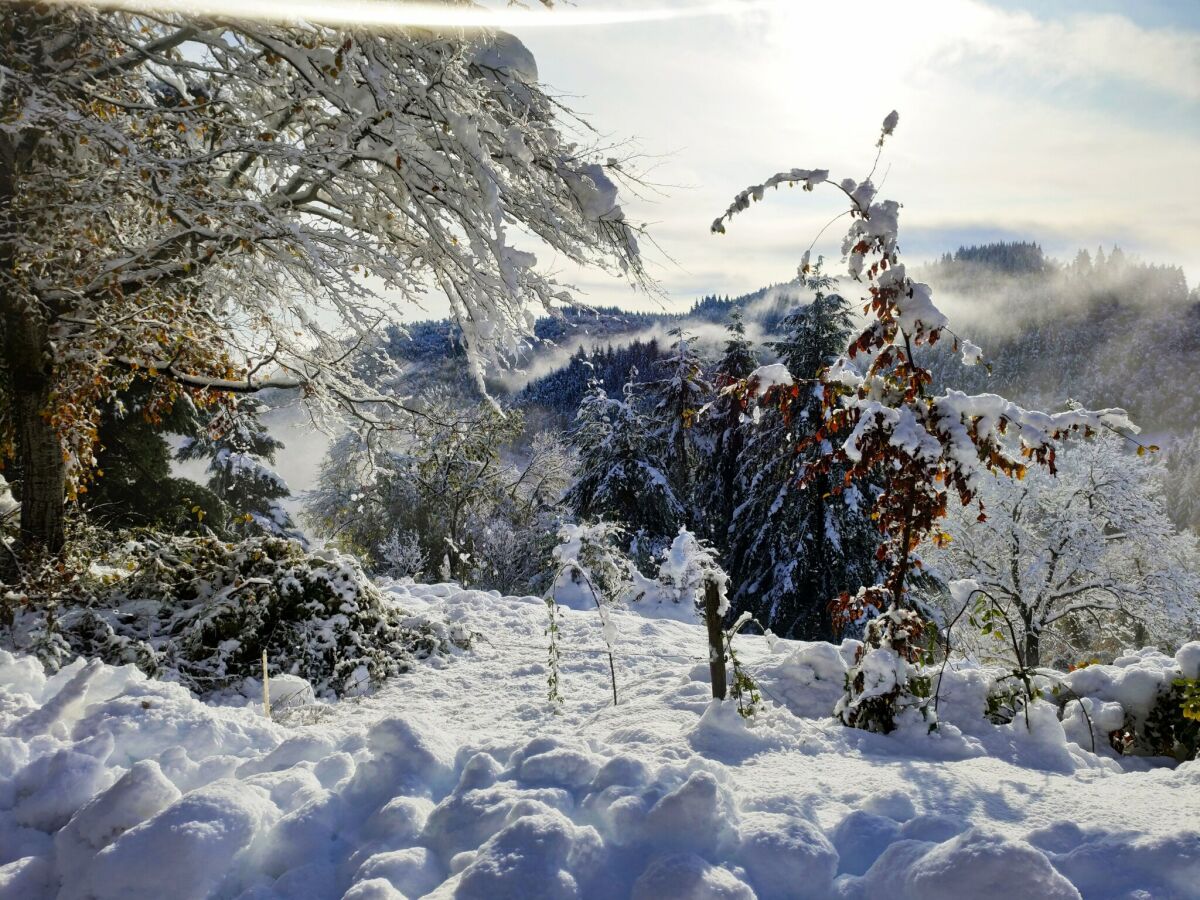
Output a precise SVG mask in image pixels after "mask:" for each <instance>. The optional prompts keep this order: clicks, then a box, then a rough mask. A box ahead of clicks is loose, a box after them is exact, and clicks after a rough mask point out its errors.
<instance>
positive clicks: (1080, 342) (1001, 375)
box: [921, 244, 1200, 432]
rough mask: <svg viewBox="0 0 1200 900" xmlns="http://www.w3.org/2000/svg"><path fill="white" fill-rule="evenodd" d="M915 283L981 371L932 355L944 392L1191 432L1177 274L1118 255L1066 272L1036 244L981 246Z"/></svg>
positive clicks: (1186, 312)
mask: <svg viewBox="0 0 1200 900" xmlns="http://www.w3.org/2000/svg"><path fill="white" fill-rule="evenodd" d="M921 277H922V279H923V280H925V281H928V282H929V283H930V284H931V285H933V287H934V289H935V291H936V292H937V295H938V298H939V302H941V303H943V305H944V307H943V308H945V309H947V311H948V313H949V314H950V316H951V319H952V322H953V325H952V327H953V328H954V330H955V331H956V332H957V333H958V334H960V335H962V336H964V337H969V338H970V339H971V340H973V341H974V342H975V343H977V344H979V345H981V346H982V347H983V348H984V359H985V360H986V361H987V362H988V363H990V366H991V372H990V373H989V372H988V370H987V369H986V368H985V367H982V366H980V367H976V368H964V367H963V366H961V365H959V364H958V363H957V362H956V361H955V360H954V359H953V354H952V352H951V348H950V347H949V346H945V347H942V348H941V349H940V352H939V353H938V356H939V359H938V360H937V365H935V366H934V367H933V369H934V374H935V377H937V378H938V379H939V381H940V382H941V383H942V384H943V385H945V386H951V387H956V388H959V389H961V390H966V391H995V392H996V393H1000V394H1004V395H1005V396H1008V397H1011V398H1012V399H1015V400H1020V401H1023V402H1027V403H1039V404H1045V405H1047V406H1050V407H1054V406H1056V405H1058V404H1062V403H1065V402H1067V401H1068V400H1076V401H1079V402H1081V403H1083V404H1085V405H1089V406H1124V407H1125V408H1127V409H1128V410H1129V412H1130V413H1131V414H1132V415H1133V417H1134V420H1135V421H1136V422H1138V423H1139V424H1140V425H1141V426H1142V427H1143V428H1145V429H1148V430H1152V431H1167V432H1180V431H1184V430H1190V429H1191V428H1192V427H1193V425H1194V423H1195V421H1196V417H1197V415H1198V414H1200V394H1198V392H1197V391H1196V390H1195V385H1196V383H1197V379H1198V378H1200V292H1198V291H1197V290H1196V289H1195V288H1193V289H1192V290H1190V291H1189V289H1188V285H1187V281H1186V279H1185V277H1184V273H1183V270H1182V269H1180V268H1178V267H1175V266H1159V265H1149V264H1145V263H1142V262H1138V261H1134V260H1130V259H1129V258H1127V257H1126V255H1125V254H1124V253H1122V252H1121V250H1120V249H1119V248H1114V249H1113V250H1112V251H1111V252H1110V253H1108V254H1105V253H1104V251H1103V250H1099V251H1097V252H1096V253H1095V254H1091V253H1088V252H1087V251H1080V252H1079V253H1078V254H1077V255H1076V257H1075V259H1073V260H1072V261H1071V262H1069V263H1065V264H1064V263H1057V262H1055V261H1053V260H1050V259H1047V258H1045V257H1044V256H1043V255H1042V254H1041V250H1040V248H1037V247H1036V245H1031V244H1024V245H988V246H987V247H982V248H965V249H964V250H960V251H959V252H958V253H957V254H955V256H954V257H953V258H952V259H951V258H943V260H942V261H940V262H939V263H937V264H935V265H933V266H929V267H927V268H926V270H925V271H924V272H922V273H921Z"/></svg>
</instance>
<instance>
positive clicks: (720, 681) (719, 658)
mask: <svg viewBox="0 0 1200 900" xmlns="http://www.w3.org/2000/svg"><path fill="white" fill-rule="evenodd" d="M720 604H721V597H720V589H719V588H718V587H717V584H716V582H714V581H711V580H710V581H707V582H705V584H704V624H705V625H706V626H707V627H708V671H709V675H710V676H711V677H712V695H713V697H715V698H716V699H717V700H724V699H725V691H726V684H725V681H726V677H725V629H724V628H722V627H721V613H720Z"/></svg>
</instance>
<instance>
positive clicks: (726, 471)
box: [694, 309, 758, 554]
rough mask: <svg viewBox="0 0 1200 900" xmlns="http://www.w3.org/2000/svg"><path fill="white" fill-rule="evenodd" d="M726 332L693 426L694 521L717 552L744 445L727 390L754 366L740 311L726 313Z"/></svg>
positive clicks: (739, 406) (734, 397)
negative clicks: (709, 396) (696, 459)
mask: <svg viewBox="0 0 1200 900" xmlns="http://www.w3.org/2000/svg"><path fill="white" fill-rule="evenodd" d="M728 329H729V337H728V339H727V340H726V342H725V352H724V354H723V355H722V356H721V359H720V361H719V362H718V363H717V365H716V368H715V369H714V370H713V374H712V379H713V388H714V390H715V391H716V392H717V395H716V397H715V398H714V399H713V400H712V402H711V403H710V404H709V405H708V407H707V409H706V411H705V413H704V415H703V416H702V417H701V418H700V421H699V425H698V432H699V433H698V435H697V442H698V443H699V444H700V445H701V447H702V451H703V452H702V455H701V461H700V470H699V473H698V476H697V482H698V483H697V490H696V492H695V504H694V505H695V506H696V507H697V508H698V514H697V515H696V518H697V519H700V520H701V521H702V522H703V524H704V525H705V532H706V534H707V536H708V538H709V540H711V541H712V542H713V543H714V544H716V546H717V547H718V549H720V550H721V552H722V554H725V553H727V552H728V550H729V543H728V531H729V523H730V519H731V518H732V516H733V494H734V487H735V484H736V482H737V476H738V469H739V466H740V459H741V455H742V449H743V445H744V441H745V428H744V427H743V422H742V420H743V418H744V415H745V412H744V402H743V399H742V397H741V396H739V395H738V393H737V392H736V391H735V390H730V388H732V387H734V386H735V385H737V384H738V383H740V382H742V381H743V380H745V379H746V378H748V377H749V376H750V373H751V372H753V371H754V370H755V369H756V368H757V367H758V359H757V357H756V356H755V354H754V350H753V349H752V345H751V343H750V341H749V340H747V339H746V324H745V322H743V321H742V313H741V310H739V309H734V310H733V311H732V312H730V314H729V324H728Z"/></svg>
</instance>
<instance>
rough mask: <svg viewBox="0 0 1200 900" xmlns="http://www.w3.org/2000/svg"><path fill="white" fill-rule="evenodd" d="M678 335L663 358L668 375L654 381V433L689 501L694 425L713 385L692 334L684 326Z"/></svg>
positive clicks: (666, 463)
mask: <svg viewBox="0 0 1200 900" xmlns="http://www.w3.org/2000/svg"><path fill="white" fill-rule="evenodd" d="M669 334H670V335H671V336H672V337H674V338H675V347H674V352H673V353H672V354H671V355H670V356H668V357H667V358H666V359H665V360H663V361H662V363H661V365H660V368H661V369H662V371H663V372H664V373H665V377H664V378H662V379H661V380H659V381H657V382H655V383H654V388H655V395H656V396H657V398H658V402H657V403H656V404H655V407H654V419H655V433H656V435H657V437H658V439H659V441H660V442H661V444H662V448H663V454H664V468H665V469H666V472H667V475H668V477H669V478H670V481H671V487H672V489H673V490H674V492H675V495H676V496H677V497H679V498H680V500H682V501H683V502H685V503H686V502H688V500H689V499H690V498H691V494H692V480H693V479H692V469H693V468H694V467H695V462H696V449H695V441H694V438H693V435H692V425H693V424H694V423H695V420H696V415H697V413H699V411H700V409H701V407H703V406H704V403H705V401H706V400H707V399H708V396H709V394H710V393H711V391H712V388H711V387H710V385H709V384H708V382H707V380H706V379H705V377H704V366H703V364H702V363H701V361H700V358H699V357H698V356H697V355H696V353H695V351H694V350H693V349H692V346H691V336H690V335H688V334H686V333H684V331H683V330H682V329H679V328H676V329H673V330H671V331H670V332H669Z"/></svg>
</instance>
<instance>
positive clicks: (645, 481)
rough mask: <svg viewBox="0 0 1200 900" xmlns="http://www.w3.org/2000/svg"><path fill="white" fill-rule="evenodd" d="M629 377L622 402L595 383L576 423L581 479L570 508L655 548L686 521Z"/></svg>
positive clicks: (574, 487)
mask: <svg viewBox="0 0 1200 900" xmlns="http://www.w3.org/2000/svg"><path fill="white" fill-rule="evenodd" d="M636 380H637V370H636V369H635V370H633V371H632V372H630V380H629V381H628V382H627V383H626V385H625V387H624V389H623V391H622V396H621V399H619V400H618V399H613V398H611V397H609V396H608V395H607V394H606V393H605V391H604V388H603V387H602V386H601V385H600V384H598V383H593V384H592V387H591V389H590V390H589V391H588V394H587V395H586V396H585V397H584V399H583V402H582V403H580V405H579V412H578V414H577V415H576V418H575V428H574V430H573V431H572V432H571V442H572V444H573V445H574V447H575V448H576V450H577V451H578V452H579V474H578V476H577V478H576V480H575V483H574V484H573V485H572V486H571V488H570V489H569V490H568V491H567V494H566V498H565V500H566V503H567V505H568V506H569V507H570V508H571V509H572V510H573V511H574V513H575V514H576V515H577V516H579V517H580V518H581V519H606V520H609V521H615V522H619V523H620V524H622V525H624V526H625V527H626V528H627V529H628V530H629V531H630V532H632V533H634V534H635V535H638V534H640V535H644V536H645V537H646V538H647V539H648V540H649V543H650V544H657V543H661V542H662V541H664V540H666V539H669V538H670V537H671V536H672V535H674V534H675V532H676V530H678V528H679V525H680V523H681V522H682V521H683V519H684V517H685V513H686V511H685V509H684V506H683V504H682V503H681V502H680V501H679V499H678V497H677V496H676V494H675V492H674V491H673V490H672V488H671V485H670V482H669V481H668V479H667V477H666V475H665V474H664V472H663V470H662V467H661V464H660V458H661V457H660V453H659V444H658V441H657V440H656V439H655V436H654V434H653V432H652V431H651V429H650V427H649V423H648V422H647V420H646V417H645V416H644V415H642V413H641V412H639V411H638V408H637V397H636V394H635V387H634V385H635V383H636Z"/></svg>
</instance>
